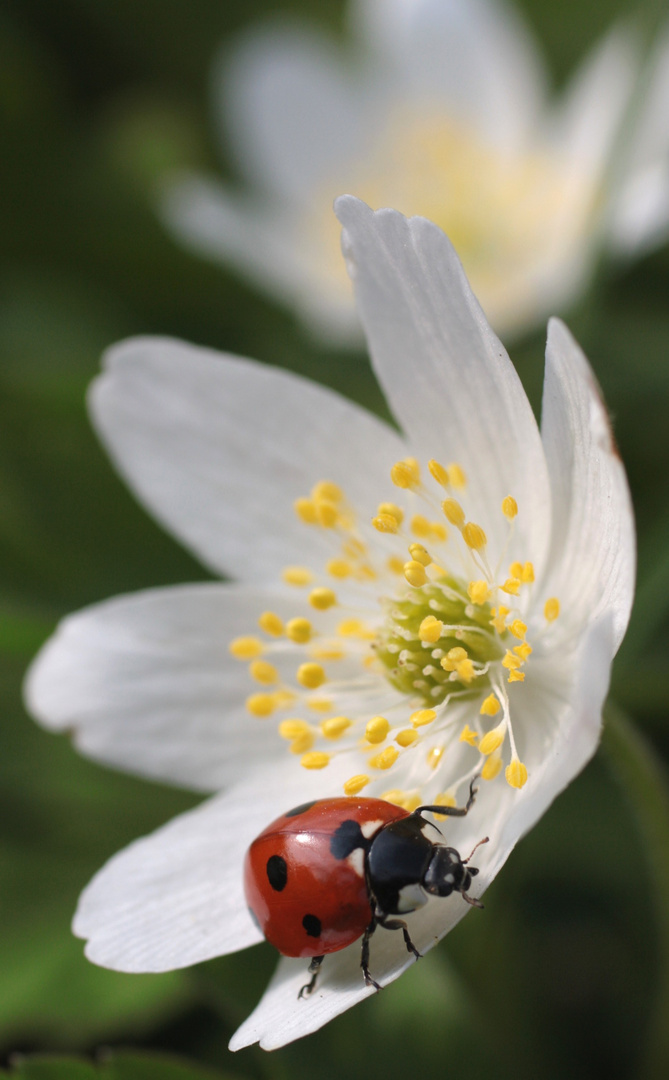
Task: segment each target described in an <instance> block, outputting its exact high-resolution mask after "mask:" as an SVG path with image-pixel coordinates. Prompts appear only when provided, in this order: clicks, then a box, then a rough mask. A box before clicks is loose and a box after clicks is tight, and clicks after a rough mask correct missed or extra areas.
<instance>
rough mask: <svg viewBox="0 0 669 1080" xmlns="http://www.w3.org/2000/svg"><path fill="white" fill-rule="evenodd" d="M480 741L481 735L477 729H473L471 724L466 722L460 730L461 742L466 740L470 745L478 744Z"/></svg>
mask: <svg viewBox="0 0 669 1080" xmlns="http://www.w3.org/2000/svg"><path fill="white" fill-rule="evenodd" d="M478 741H479V737H478V735H477V733H476V732H475V731H472V729H471V728H470V726H469V724H465V726H464V727H463V729H462V731H461V732H460V742H466V743H467V745H468V746H476V744H477V742H478Z"/></svg>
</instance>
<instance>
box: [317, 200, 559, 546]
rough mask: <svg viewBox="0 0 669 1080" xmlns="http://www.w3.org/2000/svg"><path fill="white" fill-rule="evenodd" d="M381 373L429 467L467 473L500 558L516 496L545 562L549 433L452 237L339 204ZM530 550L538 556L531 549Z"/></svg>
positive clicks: (520, 524)
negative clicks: (508, 501)
mask: <svg viewBox="0 0 669 1080" xmlns="http://www.w3.org/2000/svg"><path fill="white" fill-rule="evenodd" d="M335 209H336V212H337V216H338V217H339V220H340V221H341V222H342V225H343V226H344V234H343V247H344V253H345V255H346V257H347V261H348V266H349V273H350V275H351V277H352V279H353V284H354V287H355V293H356V300H357V304H358V309H359V311H360V315H361V319H362V322H363V326H364V327H365V332H366V334H367V339H368V341H369V347H370V352H371V356H372V360H373V363H374V368H375V371H376V374H377V377H378V379H379V382H380V383H381V386H382V387H383V389H384V392H385V394H386V397H387V399H388V401H389V404H390V407H391V408H392V410H393V413H394V415H395V416H396V418H397V420H398V421H399V423H400V425H401V427H402V428H403V429H404V431H405V432H406V433H407V436H408V438H409V439H410V441H411V443H412V445H413V447H414V448H415V449H416V450H417V451H418V455H419V456H420V458H421V459H422V460H425V459H429V458H432V457H434V458H437V459H438V460H441V461H443V462H444V464H448V463H449V462H451V461H457V462H458V463H459V464H461V465H462V466H463V468H464V470H465V473H466V474H467V476H468V478H469V484H468V488H467V493H466V507H465V508H466V513H467V515H468V516H469V517H470V518H471V519H472V520H474V521H476V522H478V524H480V525H481V526H482V527H483V528H484V529H485V531H486V534H487V535H488V538H489V540H491V541H493V542H494V546H493V545H492V544H491V550H493V551H497V552H499V551H501V550H502V548H503V545H504V542H505V539H506V530H507V525H506V521H505V519H504V517H503V515H502V513H501V509H500V508H501V503H502V500H503V499H504V497H505V496H506V495H513V496H514V498H515V499H516V500H517V502H518V506H519V515H518V519H517V536H518V538H519V539H518V542H519V544H521V543H522V544H524V550H525V551H526V552H528V554H527V555H526V556H525V558H531V559H532V560H533V561H534V563H535V566H538V567H541V566H543V561H544V558H545V554H546V549H547V545H548V537H549V531H550V497H549V492H548V477H547V472H546V462H545V459H544V453H543V448H542V446H541V439H540V436H539V430H538V428H537V424H536V421H535V419H534V415H533V413H532V409H531V408H530V404H529V402H528V400H527V397H526V395H525V392H524V390H523V387H522V385H521V382H520V379H519V378H518V375H517V374H516V371H515V369H514V367H513V366H512V364H511V361H510V360H509V357H508V355H507V353H506V350H505V349H504V347H503V345H502V344H501V342H500V341H499V339H498V338H497V337H496V335H495V334H494V333H493V332H492V330H491V329H490V327H489V326H488V323H487V322H486V319H485V316H484V315H483V312H482V311H481V309H480V307H479V305H478V303H477V301H476V299H475V297H474V295H473V293H472V291H471V289H470V287H469V284H468V282H467V279H466V277H465V275H464V271H463V269H462V266H461V264H460V261H459V259H458V257H457V255H456V254H455V251H454V250H453V247H452V245H451V244H450V242H449V240H448V239H447V238H446V236H445V235H444V234H443V232H442V231H441V230H440V229H438V228H437V227H436V226H435V225H433V224H432V223H431V222H429V221H426V220H425V219H424V218H419V217H414V218H409V219H407V218H405V217H403V215H402V214H399V213H397V212H396V211H394V210H379V211H376V212H372V211H371V210H370V209H369V207H367V206H366V205H365V204H364V203H362V202H360V200H358V199H355V198H353V197H352V196H350V195H346V196H342V197H341V198H340V199H338V200H337V203H336V206H335ZM530 553H531V554H530Z"/></svg>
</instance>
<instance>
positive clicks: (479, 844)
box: [462, 836, 490, 907]
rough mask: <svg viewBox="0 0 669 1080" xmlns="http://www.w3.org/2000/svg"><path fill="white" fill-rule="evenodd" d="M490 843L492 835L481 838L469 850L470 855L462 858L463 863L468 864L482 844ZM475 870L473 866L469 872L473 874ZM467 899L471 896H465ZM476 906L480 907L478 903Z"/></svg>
mask: <svg viewBox="0 0 669 1080" xmlns="http://www.w3.org/2000/svg"><path fill="white" fill-rule="evenodd" d="M488 843H490V837H489V836H484V837H483V839H482V840H479V842H478V844H474V847H473V848H472V850H471V851H470V852H469V855H468V856H467V858H466V859H463V860H462V865H463V866H466V865H467V863H468V862H469V860H470V859H471V857H472V855H473V854H474V852H475V851H476V850H477V848H480V847H481V845H482V844H488ZM474 872H475V871H474V867H472V868H471V870H470V871H469V873H470V874H473V873H474ZM476 873H477V874H478V870H476ZM462 895H463V896H464V895H465V894H464V893H463V894H462ZM465 899H466V900H467V899H469V898H468V897H465ZM476 906H477V907H478V905H476Z"/></svg>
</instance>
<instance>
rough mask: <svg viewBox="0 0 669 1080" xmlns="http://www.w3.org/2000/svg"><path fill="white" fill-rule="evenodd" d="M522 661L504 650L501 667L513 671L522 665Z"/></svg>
mask: <svg viewBox="0 0 669 1080" xmlns="http://www.w3.org/2000/svg"><path fill="white" fill-rule="evenodd" d="M522 662H523V661H522V660H521V659H520V657H519V656H514V654H513V653H512V652H509V650H508V649H507V650H506V653H505V656H504V659H503V660H502V667H505V668H507V670H508V671H515V670H516V669H517V668H519V667H520V665H521V664H522Z"/></svg>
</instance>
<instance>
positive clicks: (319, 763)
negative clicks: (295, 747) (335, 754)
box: [300, 750, 330, 769]
mask: <svg viewBox="0 0 669 1080" xmlns="http://www.w3.org/2000/svg"><path fill="white" fill-rule="evenodd" d="M329 763H330V755H329V754H325V753H323V751H322V750H313V751H312V752H311V753H310V754H305V755H304V757H303V758H302V760H301V761H300V765H301V766H302V768H303V769H324V768H325V766H326V765H329Z"/></svg>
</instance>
